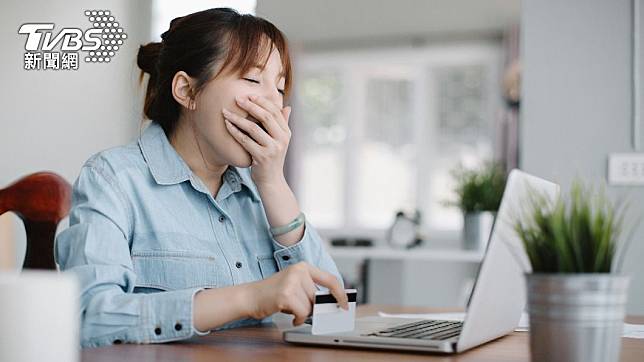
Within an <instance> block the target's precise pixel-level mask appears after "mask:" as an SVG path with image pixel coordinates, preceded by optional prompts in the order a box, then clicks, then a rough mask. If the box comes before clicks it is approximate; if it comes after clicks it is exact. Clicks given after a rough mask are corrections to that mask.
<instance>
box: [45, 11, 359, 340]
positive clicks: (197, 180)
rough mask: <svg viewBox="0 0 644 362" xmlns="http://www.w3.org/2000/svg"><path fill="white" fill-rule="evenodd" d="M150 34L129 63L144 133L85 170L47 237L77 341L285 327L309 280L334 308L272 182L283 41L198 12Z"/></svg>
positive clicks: (321, 271) (291, 209) (270, 28)
mask: <svg viewBox="0 0 644 362" xmlns="http://www.w3.org/2000/svg"><path fill="white" fill-rule="evenodd" d="M161 38H162V41H161V42H160V43H149V44H147V45H145V46H141V47H140V48H139V53H138V59H137V62H138V65H139V67H140V68H141V69H142V71H143V72H145V73H147V74H149V79H148V86H147V92H146V95H145V104H144V113H145V115H146V117H147V118H149V119H151V120H152V122H151V124H150V125H149V126H148V127H147V128H146V129H145V130H144V131H143V133H142V135H141V136H140V137H139V139H138V140H137V141H136V142H133V143H131V144H129V145H126V146H123V147H116V148H112V149H109V150H105V151H102V152H100V153H98V154H96V155H94V156H92V157H91V158H90V159H89V160H88V161H87V162H86V163H85V165H84V166H83V167H82V169H81V172H80V175H79V177H78V179H77V180H76V182H75V183H74V192H73V207H72V211H71V212H70V227H69V228H68V229H66V230H64V231H63V232H61V233H60V234H59V236H58V237H57V238H56V260H57V262H58V263H59V265H60V267H61V269H62V270H68V271H71V272H74V273H75V274H76V275H77V276H78V277H79V280H80V285H81V290H82V295H81V309H82V314H81V315H82V326H81V344H82V345H83V346H100V345H107V344H112V343H123V342H130V343H155V342H165V341H172V340H178V339H184V338H189V337H191V336H193V335H194V334H201V335H203V334H207V333H208V332H209V331H210V330H212V329H219V328H230V327H236V326H241V325H248V324H253V323H260V322H262V321H266V320H268V318H269V317H270V315H272V314H274V313H276V312H279V311H282V312H287V313H291V314H293V315H294V317H295V318H294V324H295V325H298V324H301V323H303V322H304V320H305V319H306V318H307V316H308V315H309V314H310V312H311V308H312V300H313V298H314V295H315V291H316V289H317V285H319V286H321V287H324V288H328V289H329V290H330V291H331V292H332V293H333V295H334V296H335V297H336V299H337V300H338V301H339V303H340V305H341V306H342V307H343V308H345V309H347V308H348V304H347V298H346V294H345V293H344V291H343V289H342V288H343V285H342V281H341V278H340V275H339V273H338V270H337V268H336V266H335V264H334V262H333V260H332V259H331V258H330V256H329V255H328V254H327V253H326V252H325V251H324V249H323V248H322V245H321V239H320V237H319V235H318V234H317V233H316V231H315V230H314V229H313V227H312V226H311V225H310V224H309V223H308V222H307V221H306V220H305V219H304V214H302V213H301V212H300V210H299V208H298V205H297V201H296V199H295V197H294V195H293V193H292V191H291V190H290V188H289V186H288V184H287V183H286V181H285V178H284V174H283V167H284V159H285V156H286V150H287V147H288V144H289V139H290V136H291V133H290V130H289V127H288V119H289V115H290V107H285V106H284V97H285V96H286V95H287V94H288V91H289V88H290V84H291V66H290V61H289V53H288V48H287V44H286V40H285V38H284V36H283V35H282V33H281V32H280V31H279V30H278V29H277V28H276V27H275V26H274V25H273V24H271V23H269V22H268V21H266V20H264V19H261V18H258V17H254V16H252V15H240V14H238V13H237V12H235V11H234V10H230V9H210V10H205V11H201V12H198V13H194V14H191V15H187V16H184V17H181V18H177V19H174V20H173V21H172V22H171V23H170V29H169V30H168V31H166V32H165V33H163V35H162V36H161ZM142 77H143V73H142Z"/></svg>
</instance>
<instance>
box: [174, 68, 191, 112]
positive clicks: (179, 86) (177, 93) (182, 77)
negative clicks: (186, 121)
mask: <svg viewBox="0 0 644 362" xmlns="http://www.w3.org/2000/svg"><path fill="white" fill-rule="evenodd" d="M193 84H194V80H193V79H192V77H190V76H189V75H188V74H187V73H186V72H184V71H180V72H177V73H176V74H175V75H174V77H173V78H172V97H174V99H175V100H176V101H177V103H179V104H181V105H182V106H184V107H185V108H188V109H190V110H194V109H195V108H196V105H195V97H194V93H193V90H192V89H193V88H192V85H193Z"/></svg>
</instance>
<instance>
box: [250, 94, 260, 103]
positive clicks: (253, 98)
mask: <svg viewBox="0 0 644 362" xmlns="http://www.w3.org/2000/svg"><path fill="white" fill-rule="evenodd" d="M248 98H250V100H251V101H253V102H254V101H256V100H257V98H258V97H257V96H256V95H252V96H250V97H248Z"/></svg>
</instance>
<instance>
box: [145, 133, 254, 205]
mask: <svg viewBox="0 0 644 362" xmlns="http://www.w3.org/2000/svg"><path fill="white" fill-rule="evenodd" d="M138 143H139V148H140V149H141V153H142V154H143V158H144V159H145V162H146V163H147V164H148V167H149V168H150V172H151V173H152V177H153V178H154V181H155V182H156V183H157V184H159V185H174V184H178V183H181V182H184V181H186V180H190V179H191V176H192V170H190V167H188V165H187V164H186V162H185V161H184V160H183V158H181V156H180V155H179V154H178V153H177V151H176V150H175V149H174V147H172V145H171V144H170V141H168V138H167V136H166V134H165V132H164V131H163V128H162V127H161V126H160V125H159V124H158V123H156V122H151V123H150V125H149V126H148V127H146V129H145V130H144V131H143V134H142V135H141V136H140V137H139V140H138ZM223 181H224V184H227V185H228V188H229V191H228V190H227V192H225V193H226V195H223V196H224V198H225V197H226V196H228V195H229V194H230V193H233V192H238V191H240V190H241V189H242V187H241V186H242V185H245V186H246V188H247V189H248V190H249V191H250V194H251V196H252V198H253V200H254V201H256V202H259V201H260V197H259V192H258V191H257V188H256V186H255V183H254V182H253V180H252V179H251V176H250V170H249V169H245V168H239V167H234V166H229V167H228V169H227V170H226V171H225V172H224V176H223ZM224 184H222V187H224Z"/></svg>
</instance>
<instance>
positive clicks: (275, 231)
mask: <svg viewBox="0 0 644 362" xmlns="http://www.w3.org/2000/svg"><path fill="white" fill-rule="evenodd" d="M304 221H305V219H304V213H303V212H300V214H299V215H297V217H296V218H295V219H293V221H291V222H290V223H288V224H286V225H284V226H278V227H274V228H271V235H273V236H279V235H283V234H286V233H287V232H289V231H293V230H295V229H297V228H298V227H300V226H301V225H302V224H304Z"/></svg>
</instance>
